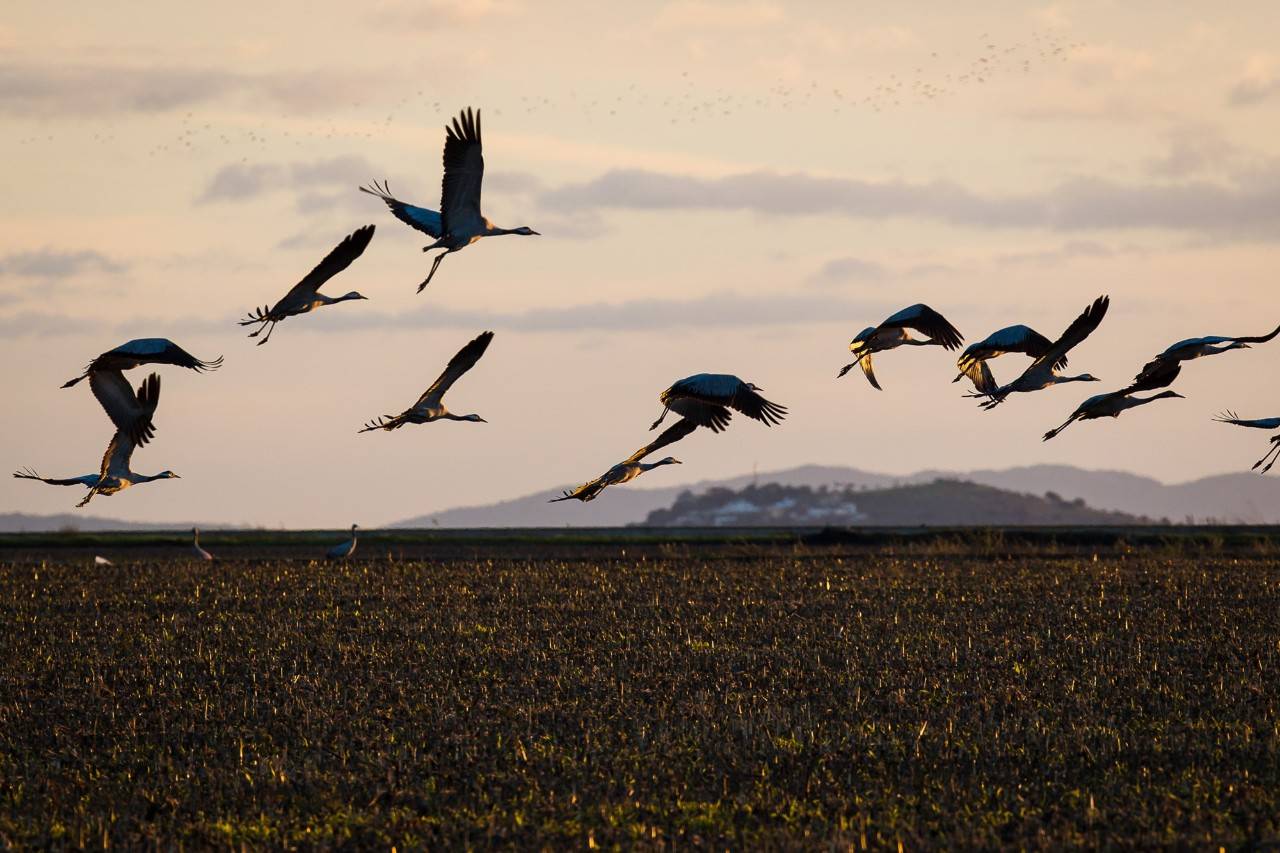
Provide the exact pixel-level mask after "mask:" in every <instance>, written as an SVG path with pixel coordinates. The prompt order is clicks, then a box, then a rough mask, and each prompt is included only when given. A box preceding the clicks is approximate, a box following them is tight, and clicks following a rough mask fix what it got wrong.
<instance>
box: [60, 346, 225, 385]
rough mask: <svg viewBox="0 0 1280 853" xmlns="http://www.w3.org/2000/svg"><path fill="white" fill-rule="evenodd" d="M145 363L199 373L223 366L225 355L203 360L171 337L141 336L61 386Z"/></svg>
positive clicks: (104, 356) (96, 359)
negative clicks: (181, 368) (93, 374)
mask: <svg viewBox="0 0 1280 853" xmlns="http://www.w3.org/2000/svg"><path fill="white" fill-rule="evenodd" d="M143 364H172V365H175V366H177V367H185V368H188V369H189V370H194V371H196V372H197V373H204V372H205V371H209V370H217V369H218V368H219V367H221V366H222V356H218V357H217V358H215V359H213V360H212V361H202V360H201V359H198V358H196V357H195V356H194V355H192V354H191V353H189V352H187V351H186V350H184V349H183V348H182V347H180V346H178V345H177V344H175V343H174V342H173V341H171V340H169V339H168V338H138V339H136V340H132V341H129V342H127V343H123V344H121V345H120V346H118V347H116V348H115V349H112V350H107V351H106V352H104V353H103V354H102V355H100V356H98V357H97V358H95V359H94V360H93V361H91V362H89V366H88V367H86V368H85V369H84V373H82V374H80V375H79V376H77V377H76V378H75V379H72V380H70V381H68V382H64V383H63V384H62V387H63V388H70V387H71V386H72V385H75V384H76V383H77V382H79V381H80V380H82V379H85V378H87V377H88V376H89V375H90V374H91V373H93V372H94V371H98V370H119V371H125V370H132V369H133V368H135V367H138V366H140V365H143Z"/></svg>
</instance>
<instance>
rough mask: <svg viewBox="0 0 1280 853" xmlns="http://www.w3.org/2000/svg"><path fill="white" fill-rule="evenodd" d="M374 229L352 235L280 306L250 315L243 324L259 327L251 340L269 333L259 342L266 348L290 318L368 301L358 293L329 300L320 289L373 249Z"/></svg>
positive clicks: (290, 292)
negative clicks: (325, 308) (355, 300)
mask: <svg viewBox="0 0 1280 853" xmlns="http://www.w3.org/2000/svg"><path fill="white" fill-rule="evenodd" d="M373 228H374V226H372V225H366V226H364V227H363V228H357V229H356V230H355V231H353V232H351V233H350V234H348V235H347V236H346V237H344V238H343V240H342V242H341V243H339V244H338V245H337V246H336V247H334V249H333V251H331V252H329V254H327V255H325V257H324V260H322V261H321V262H320V263H318V264H316V267H315V269H313V270H312V271H311V272H309V273H307V274H306V276H304V277H303V279H302V281H300V282H298V283H297V284H295V285H294V286H293V287H292V288H290V289H289V292H288V293H286V294H285V295H284V296H283V297H282V298H281V299H280V301H279V302H277V303H276V304H275V305H272V306H271V307H270V308H267V307H266V306H263V307H262V308H255V309H254V310H253V311H252V312H250V313H249V315H248V316H247V317H245V318H244V319H243V320H241V321H240V325H241V326H252V325H255V324H257V326H258V328H257V329H255V330H254V331H252V332H250V333H249V337H251V338H256V337H257V336H258V335H260V334H262V330H263V329H266V331H267V336H266V337H265V338H263V339H262V340H260V341H258V346H262V345H263V344H265V343H266V342H267V341H269V340H271V333H272V332H273V331H275V328H276V324H277V323H279V322H280V321H281V320H283V319H285V318H286V317H294V316H296V315H298V314H306V313H307V312H309V311H314V310H315V309H317V308H322V307H324V306H325V305H336V304H337V303H339V302H346V301H347V300H350V299H368V298H369V297H367V296H363V295H361V294H360V293H358V292H357V291H354V290H353V291H351V292H350V293H347V294H344V295H342V296H326V295H325V294H323V293H321V292H320V288H321V287H322V286H323V285H324V284H325V282H327V281H328V280H329V279H331V278H333V277H334V276H335V275H337V274H338V273H340V272H342V271H343V270H345V269H346V268H347V267H349V266H351V264H352V262H353V261H355V259H356V258H358V257H360V256H361V255H362V254H364V250H365V249H366V248H368V246H369V241H370V240H372V239H373Z"/></svg>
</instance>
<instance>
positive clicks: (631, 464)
mask: <svg viewBox="0 0 1280 853" xmlns="http://www.w3.org/2000/svg"><path fill="white" fill-rule="evenodd" d="M697 428H698V424H697V423H695V422H694V421H693V420H691V419H690V418H681V419H680V420H678V421H676V422H675V423H674V424H672V425H671V426H669V427H667V428H666V429H664V430H663V431H662V432H661V433H659V434H658V437H657V438H655V439H654V440H653V441H651V442H649V443H648V444H646V445H645V446H644V447H642V448H640V449H639V450H637V451H636V452H635V453H633V454H631V455H630V456H628V457H627V458H626V459H624V460H623V461H621V462H619V463H618V464H617V465H614V466H613V467H612V468H610V469H609V470H608V471H605V472H604V473H603V474H601V475H600V476H599V477H596V478H595V479H594V480H591V481H589V482H586V483H583V484H582V485H581V486H578V488H576V489H574V490H573V491H571V492H565V493H564V494H563V495H561V496H560V497H558V498H552V499H551V500H550V501H548V503H556V502H557V501H567V500H578V501H582V502H583V503H586V502H587V501H592V500H595V499H596V496H597V495H599V494H600V493H601V492H603V491H604V490H605V489H606V488H608V487H609V486H617V485H620V484H622V483H629V482H631V481H632V480H634V479H635V478H636V477H639V476H640V475H641V474H643V473H644V472H645V471H652V470H653V469H654V468H659V467H661V466H663V465H680V464H682V463H681V462H680V460H679V459H676V458H675V457H674V456H668V457H666V458H665V459H659V460H658V461H657V462H642V461H641V460H642V459H644V458H645V457H646V456H648V455H650V454H651V453H653V452H654V451H656V450H659V449H661V448H663V447H666V446H667V445H668V444H674V443H676V442H677V441H679V440H680V439H682V438H684V437H685V436H687V435H688V434H689V433H691V432H693V431H694V430H696V429H697Z"/></svg>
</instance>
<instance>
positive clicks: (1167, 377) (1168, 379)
mask: <svg viewBox="0 0 1280 853" xmlns="http://www.w3.org/2000/svg"><path fill="white" fill-rule="evenodd" d="M1278 334H1280V326H1277V327H1276V328H1275V329H1274V330H1273V331H1272V332H1271V333H1270V334H1268V335H1257V336H1254V337H1238V338H1229V337H1223V336H1221V335H1209V336H1207V337H1203V338H1187V339H1186V340H1185V341H1178V342H1177V343H1176V344H1173V345H1171V346H1170V347H1169V348H1168V349H1166V350H1165V351H1164V352H1162V353H1160V354H1159V355H1157V356H1156V357H1155V358H1153V359H1151V361H1148V362H1147V363H1146V364H1144V365H1143V366H1142V372H1141V373H1139V374H1138V375H1137V377H1135V379H1134V382H1135V383H1142V384H1143V385H1144V386H1145V387H1147V388H1164V387H1167V386H1168V385H1170V384H1171V383H1172V382H1173V380H1174V379H1176V378H1178V374H1179V373H1181V372H1182V362H1184V361H1191V360H1193V359H1197V358H1203V357H1204V356H1206V355H1217V354H1218V353H1221V352H1227V351H1228V350H1233V349H1249V348H1250V346H1251V345H1252V344H1265V343H1266V342H1268V341H1270V340H1271V339H1272V338H1274V337H1275V336H1276V335H1278Z"/></svg>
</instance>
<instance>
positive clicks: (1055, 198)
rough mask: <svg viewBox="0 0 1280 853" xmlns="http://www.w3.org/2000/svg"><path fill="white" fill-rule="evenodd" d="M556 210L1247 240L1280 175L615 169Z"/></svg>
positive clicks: (577, 187)
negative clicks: (1016, 187)
mask: <svg viewBox="0 0 1280 853" xmlns="http://www.w3.org/2000/svg"><path fill="white" fill-rule="evenodd" d="M538 200H539V203H540V204H541V205H543V206H544V207H547V208H549V209H552V210H562V211H584V210H593V209H595V210H605V209H613V210H633V211H671V210H723V211H751V212H754V213H759V214H761V215H765V216H846V217H851V218H855V219H895V218H902V219H919V220H928V221H935V222H943V223H947V224H951V225H958V226H966V227H974V228H1042V229H1048V230H1054V231H1077V230H1089V229H1128V228H1162V229H1169V230H1178V231H1224V230H1230V229H1238V230H1241V231H1247V232H1249V233H1254V232H1257V231H1258V230H1260V229H1264V228H1266V229H1270V228H1274V226H1275V225H1276V224H1280V171H1277V170H1272V171H1271V172H1262V173H1255V174H1250V175H1248V176H1241V177H1240V178H1238V179H1235V180H1230V181H1226V182H1221V183H1215V182H1208V181H1187V182H1183V183H1179V184H1168V183H1163V182H1162V183H1131V184H1120V183H1116V182H1113V181H1110V180H1103V179H1098V178H1075V179H1072V180H1069V181H1065V182H1063V183H1060V184H1058V185H1057V186H1054V187H1050V188H1048V189H1045V190H1041V191H1036V192H1029V193H1023V194H1010V195H996V194H984V193H980V192H977V191H974V190H970V189H968V188H966V187H963V186H960V185H958V184H956V183H953V182H950V181H932V182H914V183H913V182H908V181H898V180H893V181H872V180H858V179H854V178H836V177H819V176H814V175H808V174H804V173H789V174H779V173H776V172H749V173H743V174H737V175H728V176H725V177H720V178H703V177H698V176H695V175H680V174H671V173H664V172H655V171H647V170H641V169H627V170H614V171H610V172H606V173H604V174H603V175H600V176H599V177H597V178H594V179H591V180H588V181H585V182H582V183H578V184H569V185H566V186H562V187H559V188H557V189H553V190H549V191H547V192H545V193H542V194H541V195H540V196H539V198H538Z"/></svg>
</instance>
